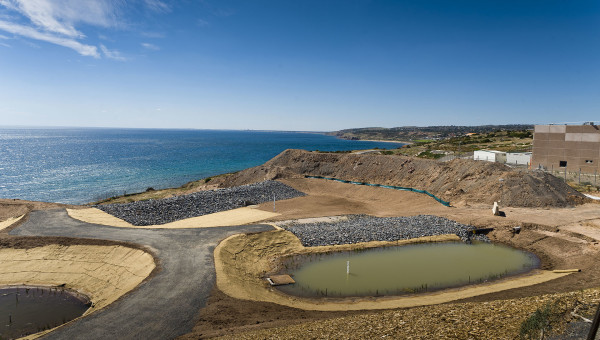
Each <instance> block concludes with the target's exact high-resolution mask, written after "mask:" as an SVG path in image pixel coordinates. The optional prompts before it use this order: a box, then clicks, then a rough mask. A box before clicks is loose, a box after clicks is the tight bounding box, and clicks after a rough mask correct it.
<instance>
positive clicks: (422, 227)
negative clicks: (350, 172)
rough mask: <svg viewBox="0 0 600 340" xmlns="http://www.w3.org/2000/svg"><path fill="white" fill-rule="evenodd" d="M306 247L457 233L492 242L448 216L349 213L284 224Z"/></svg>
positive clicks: (467, 239) (463, 236)
mask: <svg viewBox="0 0 600 340" xmlns="http://www.w3.org/2000/svg"><path fill="white" fill-rule="evenodd" d="M284 228H285V229H286V230H289V231H291V232H292V233H293V234H294V235H296V236H297V237H298V238H299V239H300V241H301V242H302V245H304V246H305V247H315V246H329V245H338V244H349V243H359V242H370V241H396V240H405V239H411V238H416V237H423V236H434V235H443V234H456V235H458V236H459V237H460V238H461V239H462V240H463V241H464V242H470V241H471V240H478V241H484V242H489V240H488V238H487V236H485V235H474V234H473V233H472V230H474V229H476V228H475V227H473V226H470V225H464V224H461V223H458V222H455V221H452V220H449V219H447V218H443V217H437V216H431V215H418V216H411V217H371V216H366V215H350V216H348V220H340V221H336V222H318V223H306V224H291V225H287V226H284Z"/></svg>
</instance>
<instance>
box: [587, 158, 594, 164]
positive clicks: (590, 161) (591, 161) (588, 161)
mask: <svg viewBox="0 0 600 340" xmlns="http://www.w3.org/2000/svg"><path fill="white" fill-rule="evenodd" d="M592 163H594V161H593V160H591V159H586V160H585V164H592Z"/></svg>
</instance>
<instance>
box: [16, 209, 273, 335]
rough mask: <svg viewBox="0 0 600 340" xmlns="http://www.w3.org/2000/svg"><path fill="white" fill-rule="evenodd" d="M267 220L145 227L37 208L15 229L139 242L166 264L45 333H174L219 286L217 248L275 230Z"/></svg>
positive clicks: (186, 328) (26, 233) (26, 232)
mask: <svg viewBox="0 0 600 340" xmlns="http://www.w3.org/2000/svg"><path fill="white" fill-rule="evenodd" d="M272 229H273V227H271V226H266V225H248V226H242V227H223V228H208V229H180V230H164V229H153V230H141V229H123V228H115V227H108V226H101V225H93V224H88V223H83V222H79V221H76V220H74V219H71V218H70V217H68V215H67V213H66V211H65V210H63V209H60V210H47V211H34V212H31V213H30V215H29V219H28V221H26V222H25V223H23V224H22V225H21V226H19V227H17V228H16V229H14V230H12V231H11V232H10V234H11V235H20V236H67V237H77V238H93V239H107V240H118V241H127V242H134V243H138V244H141V245H146V246H148V247H150V248H151V249H153V250H154V252H155V253H156V255H157V257H158V259H159V265H160V266H161V267H162V270H161V271H160V272H158V274H157V275H156V276H154V277H153V278H151V279H150V280H149V281H146V282H145V283H142V285H141V286H139V288H138V289H136V290H134V291H133V292H131V293H129V294H128V295H126V296H125V297H123V298H121V299H120V300H118V301H116V302H115V303H113V304H111V305H110V306H109V307H107V308H105V309H103V310H101V311H98V312H96V313H94V314H92V315H90V316H88V317H85V318H82V319H80V320H78V321H76V322H74V323H73V324H71V325H69V326H67V327H63V328H60V329H57V330H56V331H54V332H52V333H50V334H48V335H47V336H45V339H75V338H80V337H82V336H84V337H85V338H86V339H172V338H175V337H177V336H179V335H182V334H185V333H187V332H189V331H191V329H192V327H193V326H194V324H195V322H196V316H197V313H198V311H199V310H200V309H201V308H202V307H204V306H205V304H206V299H207V298H208V296H209V293H210V291H211V289H212V287H213V286H214V282H215V269H214V262H213V250H214V247H215V246H216V245H217V244H218V242H219V241H220V240H222V239H224V238H226V237H228V236H230V235H233V234H236V233H241V232H258V231H266V230H272Z"/></svg>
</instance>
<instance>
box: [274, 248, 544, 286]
mask: <svg viewBox="0 0 600 340" xmlns="http://www.w3.org/2000/svg"><path fill="white" fill-rule="evenodd" d="M348 264H349V272H347V269H348ZM284 265H285V266H287V268H286V269H285V270H284V271H285V272H286V273H289V274H292V276H293V278H294V280H296V283H295V284H292V285H287V286H279V287H278V288H279V289H280V290H282V291H283V292H285V293H288V294H292V295H299V296H312V297H314V296H329V297H338V296H371V295H400V294H407V293H417V292H425V291H432V290H438V289H442V288H448V287H456V286H462V285H467V284H469V283H480V282H484V281H489V280H494V279H498V278H501V277H504V276H508V275H514V274H518V273H523V272H526V271H529V270H531V269H533V268H536V267H537V266H539V259H538V258H537V257H536V256H535V255H533V254H531V253H527V252H523V251H520V250H517V249H513V248H509V247H506V246H502V245H494V244H489V243H477V244H471V245H469V244H465V243H428V244H415V245H406V246H398V247H387V248H376V249H369V250H363V251H360V252H336V253H329V254H313V255H302V256H297V257H294V258H291V259H287V260H286V261H285V262H284Z"/></svg>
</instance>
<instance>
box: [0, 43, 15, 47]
mask: <svg viewBox="0 0 600 340" xmlns="http://www.w3.org/2000/svg"><path fill="white" fill-rule="evenodd" d="M0 46H4V47H12V46H10V45H9V44H5V43H3V42H0Z"/></svg>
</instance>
